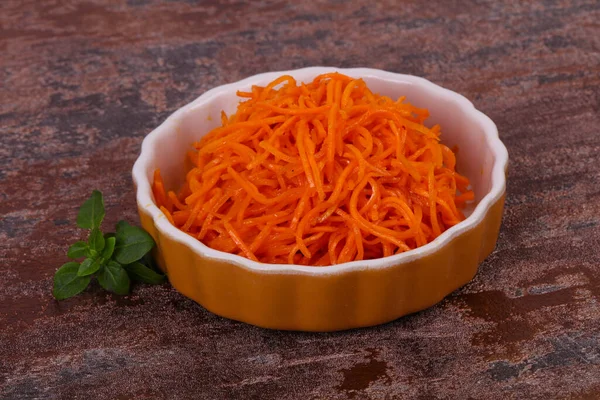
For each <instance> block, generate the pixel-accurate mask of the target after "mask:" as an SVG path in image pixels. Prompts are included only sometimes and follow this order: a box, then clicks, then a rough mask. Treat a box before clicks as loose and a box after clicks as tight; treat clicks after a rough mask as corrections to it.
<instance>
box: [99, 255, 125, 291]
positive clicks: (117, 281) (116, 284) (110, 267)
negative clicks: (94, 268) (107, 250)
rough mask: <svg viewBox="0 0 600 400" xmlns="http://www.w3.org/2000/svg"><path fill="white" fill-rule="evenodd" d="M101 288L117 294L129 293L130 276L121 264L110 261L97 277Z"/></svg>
mask: <svg viewBox="0 0 600 400" xmlns="http://www.w3.org/2000/svg"><path fill="white" fill-rule="evenodd" d="M96 278H97V279H98V282H99V283H100V286H102V287H103V288H104V289H106V290H108V291H109V292H113V293H116V294H127V293H129V276H128V275H127V272H126V271H125V269H123V267H122V266H121V264H119V263H117V262H115V261H112V260H110V261H109V262H108V263H107V264H106V265H104V268H102V270H101V271H100V273H99V274H98V275H97V276H96Z"/></svg>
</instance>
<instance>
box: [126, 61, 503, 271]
mask: <svg viewBox="0 0 600 400" xmlns="http://www.w3.org/2000/svg"><path fill="white" fill-rule="evenodd" d="M331 71H339V72H341V73H344V74H346V75H349V76H352V77H356V78H363V79H364V80H365V81H366V83H367V85H368V86H369V88H370V89H371V90H372V91H373V92H376V93H380V94H383V95H387V96H390V97H392V98H394V99H395V98H398V97H399V96H406V98H407V101H408V102H410V103H412V104H413V105H415V106H417V107H423V108H427V109H428V110H429V112H430V118H429V119H428V120H427V121H426V124H427V125H428V126H433V125H434V124H440V125H441V127H442V135H441V140H442V142H443V143H444V144H446V145H447V146H449V147H453V146H458V148H459V153H458V155H457V170H458V171H459V172H460V173H461V174H463V175H466V176H467V177H468V178H469V179H470V181H471V185H472V188H473V190H474V192H475V202H474V203H473V204H471V205H470V206H469V207H468V208H467V209H466V210H464V212H465V214H466V215H467V216H470V217H469V218H467V219H466V220H465V221H463V222H461V223H460V224H458V225H456V226H454V227H452V228H450V229H449V230H448V231H446V232H444V233H443V234H442V235H440V236H439V237H438V238H437V239H435V240H434V241H433V242H431V243H429V244H427V245H425V246H422V247H419V248H417V249H415V250H411V251H409V252H406V253H402V254H398V255H395V256H391V257H385V258H382V259H378V260H369V261H362V262H361V261H354V262H350V263H344V264H339V265H335V266H330V267H322V268H314V267H304V266H296V265H268V266H265V265H264V264H261V263H257V262H254V261H251V260H248V259H245V258H242V257H240V256H236V255H232V254H228V253H223V252H220V251H217V250H213V249H210V248H208V247H206V246H204V245H203V244H202V243H200V242H198V241H197V240H196V239H193V238H192V237H190V236H188V235H186V234H184V233H183V232H181V231H179V230H178V229H176V228H175V227H173V226H172V225H170V224H169V223H168V222H167V221H166V219H165V218H164V216H163V215H162V213H161V212H160V210H158V208H157V207H156V206H155V205H154V204H152V201H153V199H152V194H151V190H150V182H151V180H152V175H153V173H154V171H155V169H157V168H160V170H161V174H162V176H163V179H164V181H165V186H166V187H167V189H169V190H178V188H179V186H180V185H181V183H182V182H183V180H184V179H185V173H186V172H187V170H188V168H190V165H189V163H188V162H186V158H187V157H186V156H185V155H186V153H187V152H188V151H190V150H192V149H193V148H192V143H193V142H196V141H198V140H199V139H200V138H201V137H202V136H203V135H205V134H206V133H208V132H209V131H210V130H211V129H213V128H215V127H217V126H219V125H220V124H221V122H220V121H221V117H220V115H221V110H224V111H225V112H226V113H227V114H228V115H230V114H231V113H233V112H235V110H236V107H237V105H238V103H239V101H240V99H239V98H238V97H237V96H236V91H238V90H242V91H248V90H250V88H251V87H252V85H260V86H264V85H267V84H268V83H269V82H271V81H272V80H274V79H275V78H277V77H279V76H281V75H283V74H289V75H292V76H293V77H294V78H295V79H296V80H297V81H300V82H310V81H311V80H312V79H313V78H314V77H315V76H317V75H319V74H322V73H326V72H331ZM507 162H508V153H507V152H506V148H505V147H504V145H503V144H502V142H501V141H500V140H499V138H498V132H497V129H496V126H495V125H494V123H493V122H492V121H491V120H490V119H489V118H488V117H486V116H485V115H484V114H482V113H481V112H479V111H477V110H476V109H475V108H474V106H473V104H472V103H471V102H469V101H468V100H467V99H466V98H464V97H463V96H460V95H458V94H456V93H454V92H452V91H450V90H447V89H444V88H441V87H439V86H437V85H435V84H433V83H431V82H429V81H427V80H425V79H423V78H418V77H415V76H410V75H402V74H395V73H391V72H385V71H380V70H374V69H368V68H354V69H340V68H331V67H311V68H304V69H299V70H294V71H284V72H270V73H265V74H260V75H255V76H253V77H250V78H247V79H244V80H242V81H239V82H236V83H232V84H228V85H223V86H219V87H217V88H215V89H212V90H210V91H208V92H206V93H204V94H203V95H202V96H200V97H199V98H197V99H196V100H195V101H193V102H192V103H190V104H188V105H187V106H185V107H183V108H181V109H179V110H178V111H176V112H175V113H174V114H173V115H171V116H170V117H169V118H168V119H167V120H166V121H165V122H164V123H163V124H162V125H160V126H159V127H158V128H156V129H155V130H154V131H153V132H151V133H150V134H149V135H148V136H147V137H146V139H145V140H144V143H143V145H142V154H141V156H140V157H139V159H138V160H137V162H136V164H135V165H134V168H133V176H134V181H135V182H136V184H137V186H138V188H137V199H138V204H140V205H141V206H142V207H145V208H146V209H147V210H148V211H149V212H150V213H151V214H152V216H153V218H154V221H155V223H156V224H157V227H158V228H159V229H161V230H162V231H164V232H165V233H168V234H169V236H172V237H173V238H177V240H179V241H181V242H183V243H186V244H187V245H189V246H192V247H194V248H196V249H197V251H200V252H202V253H204V254H206V255H208V256H210V257H215V258H220V259H227V260H230V261H232V262H234V263H236V264H238V265H240V266H243V267H246V268H253V269H256V270H261V271H264V272H269V273H280V272H286V273H292V272H295V273H296V272H300V273H305V274H310V275H314V274H328V273H335V272H336V271H341V270H345V269H347V268H380V267H386V266H390V265H394V264H397V263H398V262H401V260H406V261H408V260H409V259H414V258H417V257H421V256H423V255H426V254H429V253H431V252H432V251H434V250H435V248H436V247H437V246H440V245H443V244H444V243H446V242H447V241H448V240H450V239H451V238H452V237H453V236H455V235H458V234H460V233H461V232H463V231H464V230H467V229H470V227H472V226H474V225H475V224H476V223H478V222H479V221H480V220H481V219H482V218H483V217H484V215H485V213H486V212H487V210H488V209H489V207H490V206H491V205H492V204H493V203H494V202H495V201H496V200H497V199H498V198H499V197H500V196H501V195H502V194H503V193H504V191H505V186H506V182H505V169H506V165H507Z"/></svg>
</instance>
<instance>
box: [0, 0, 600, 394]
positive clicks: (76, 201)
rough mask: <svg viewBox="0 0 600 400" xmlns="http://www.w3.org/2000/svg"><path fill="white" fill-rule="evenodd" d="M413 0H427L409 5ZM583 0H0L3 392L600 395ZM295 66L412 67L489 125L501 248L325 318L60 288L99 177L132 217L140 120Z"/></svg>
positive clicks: (146, 293)
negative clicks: (338, 323)
mask: <svg viewBox="0 0 600 400" xmlns="http://www.w3.org/2000/svg"><path fill="white" fill-rule="evenodd" d="M425 4H426V5H425ZM598 21H600V3H599V2H598V1H596V0H589V1H551V0H548V1H540V2H522V1H518V0H512V1H473V2H466V1H465V2H460V1H445V0H435V1H430V2H417V1H408V2H393V1H389V2H387V3H386V2H374V1H368V2H367V1H365V2H362V1H354V2H351V3H350V2H348V3H346V2H339V1H338V2H333V3H325V2H306V3H301V2H296V3H295V4H294V5H290V4H286V3H284V2H272V3H271V2H253V3H252V4H251V5H250V4H246V3H242V2H220V3H217V2H204V3H203V4H202V5H199V6H198V5H195V4H194V2H183V1H169V2H158V1H148V0H129V1H111V2H109V1H105V2H104V3H103V2H87V1H86V2H84V1H82V2H74V1H51V0H48V1H34V0H4V1H2V2H0V22H1V25H0V51H1V53H0V54H1V56H0V81H1V82H2V84H1V85H0V124H1V125H0V126H1V128H0V129H1V130H0V141H1V145H0V398H2V399H29V398H42V399H45V398H64V399H70V398H86V399H114V398H119V399H128V398H179V399H192V398H206V399H233V398H241V399H251V398H256V399H295V398H298V399H321V398H332V399H346V398H355V399H365V398H372V399H384V398H385V399H405V398H406V399H409V398H419V399H435V398H439V399H524V398H527V399H553V398H561V399H563V398H564V399H598V398H600V185H599V184H600V167H599V165H600V130H599V128H598V127H599V126H600V105H599V103H600V23H599V22H598ZM311 65H335V66H340V67H359V66H366V67H373V68H381V69H385V70H389V71H395V72H402V73H409V74H414V75H419V76H423V77H425V78H427V79H430V80H432V81H433V82H435V83H438V84H440V85H442V86H444V87H447V88H449V89H452V90H455V91H457V92H459V93H462V94H464V95H465V96H467V97H468V98H469V99H471V100H472V101H473V102H474V103H475V105H476V107H478V108H479V109H480V110H482V111H483V112H485V113H486V114H487V115H489V116H490V117H491V118H492V119H493V120H494V121H495V122H496V124H497V125H498V128H499V131H500V136H501V138H502V140H503V141H504V143H505V144H506V145H507V147H508V150H509V153H510V157H511V164H510V171H509V184H508V196H507V199H506V201H507V203H506V213H505V217H504V224H503V227H502V230H501V233H500V238H499V242H498V247H497V249H496V251H495V252H494V253H493V254H492V256H491V257H489V258H488V260H487V261H486V262H484V263H483V265H482V266H481V268H480V272H479V273H478V275H477V276H476V278H475V279H474V281H472V282H471V283H470V284H468V285H467V286H466V287H464V288H462V289H460V290H458V291H457V292H455V293H453V294H452V295H451V296H449V297H448V298H447V299H446V300H444V301H443V302H442V303H440V304H438V305H437V306H435V307H433V308H431V309H429V310H426V311H423V312H420V313H418V314H416V315H412V316H409V317H405V318H402V319H400V320H397V321H395V322H392V323H389V324H386V325H383V326H379V327H374V328H368V329H360V330H354V331H348V332H340V333H330V334H305V333H290V332H276V331H268V330H263V329H259V328H255V327H252V326H248V325H245V324H242V323H237V322H232V321H229V320H225V319H223V318H220V317H217V316H215V315H212V314H210V313H209V312H207V311H206V310H204V309H203V308H202V307H200V306H198V305H197V304H195V303H193V302H192V301H190V300H187V299H186V298H184V297H183V296H181V295H179V294H178V293H176V292H175V291H174V290H173V289H172V288H171V287H170V286H169V285H168V284H165V285H163V286H158V287H150V286H138V287H136V288H135V290H134V291H133V293H132V295H130V296H127V297H118V296H111V295H106V294H105V292H103V291H101V290H100V289H99V288H98V287H96V286H94V287H92V288H91V290H89V291H87V292H85V293H84V294H83V295H81V296H79V297H77V298H74V299H71V300H67V301H63V302H60V303H59V302H56V301H54V300H53V299H52V297H51V285H52V276H53V274H54V271H55V270H56V268H58V267H59V266H60V265H61V264H62V263H64V262H66V260H67V259H66V256H65V253H66V250H67V246H68V244H69V243H71V242H73V241H75V240H78V239H80V233H81V232H80V231H79V230H77V229H76V228H75V224H74V218H75V215H76V211H77V208H78V206H79V205H80V204H81V202H82V201H83V200H84V199H85V198H86V197H87V196H88V194H89V193H90V192H91V190H92V189H94V188H97V189H100V190H102V191H103V192H104V193H105V201H106V206H107V211H108V218H107V223H108V224H109V225H112V224H114V223H115V222H116V220H117V218H119V217H125V218H126V219H129V220H130V221H132V222H135V221H137V215H136V210H135V200H134V192H133V188H132V185H131V178H130V170H131V167H132V164H133V162H134V160H135V158H136V157H137V154H138V152H139V149H140V143H141V141H142V139H143V137H144V135H145V134H146V133H148V132H149V131H151V130H152V128H153V127H155V126H157V125H158V124H159V123H160V122H161V121H162V120H163V119H164V118H166V116H167V115H168V114H169V113H171V112H172V111H174V110H175V109H177V108H178V107H180V106H182V105H184V104H185V103H187V102H189V101H191V100H192V99H194V98H196V97H197V96H199V95H200V94H201V93H203V92H204V91H206V90H207V89H209V88H212V87H214V86H217V85H220V84H223V83H227V82H232V81H236V80H238V79H241V78H243V77H246V76H249V75H252V74H255V73H259V72H264V71H269V70H285V69H291V68H297V67H304V66H311Z"/></svg>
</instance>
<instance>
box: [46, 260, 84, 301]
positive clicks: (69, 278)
mask: <svg viewBox="0 0 600 400" xmlns="http://www.w3.org/2000/svg"><path fill="white" fill-rule="evenodd" d="M78 270H79V263H77V262H68V263H66V264H65V265H63V266H62V267H60V268H59V269H58V271H56V274H55V275H54V288H53V289H52V294H53V295H54V297H55V298H56V299H57V300H63V299H66V298H68V297H72V296H75V295H76V294H78V293H81V292H83V290H84V289H85V288H86V287H87V286H88V285H89V283H90V280H91V277H89V276H78V275H77V271H78Z"/></svg>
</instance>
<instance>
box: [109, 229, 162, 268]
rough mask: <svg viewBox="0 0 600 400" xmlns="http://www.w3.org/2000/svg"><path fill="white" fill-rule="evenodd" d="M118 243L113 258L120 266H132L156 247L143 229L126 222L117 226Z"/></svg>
mask: <svg viewBox="0 0 600 400" xmlns="http://www.w3.org/2000/svg"><path fill="white" fill-rule="evenodd" d="M116 238H117V243H116V245H115V252H114V253H113V258H114V259H115V260H116V261H118V262H119V263H120V264H123V265H126V264H131V263H132V262H134V261H137V260H139V259H140V258H142V257H143V256H144V254H146V253H147V252H149V251H150V249H152V247H154V239H152V236H150V235H149V234H148V233H147V232H146V231H145V230H143V229H142V228H138V227H137V226H132V225H129V224H128V223H127V222H125V221H119V223H118V224H117V235H116Z"/></svg>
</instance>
